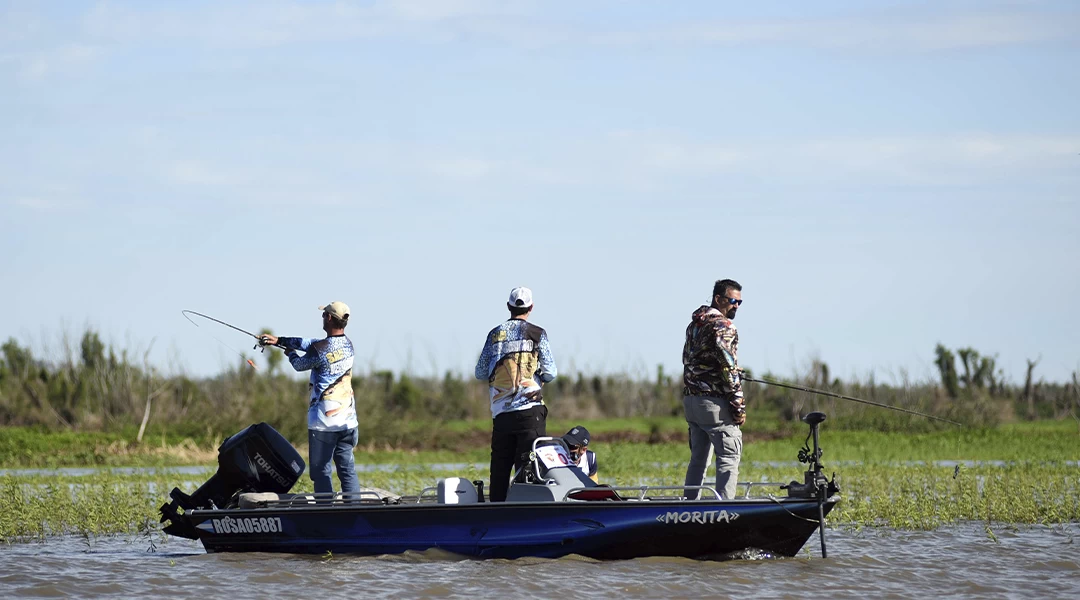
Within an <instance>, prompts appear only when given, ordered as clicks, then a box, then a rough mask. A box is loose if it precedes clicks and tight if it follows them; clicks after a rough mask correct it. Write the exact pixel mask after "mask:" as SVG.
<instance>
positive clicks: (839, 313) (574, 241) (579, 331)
mask: <svg viewBox="0 0 1080 600" xmlns="http://www.w3.org/2000/svg"><path fill="white" fill-rule="evenodd" d="M1078 64H1080V7H1078V6H1077V5H1076V4H1075V3H1072V2H1038V1H1031V2H1025V1H1014V2H1005V1H999V2H995V1H992V0H991V1H979V2H976V1H974V0H970V1H964V0H944V1H940V2H878V3H870V2H773V3H729V2H723V3H721V2H681V3H659V2H631V1H599V2H538V1H537V2H496V1H485V0H447V1H445V2H436V1H434V0H431V1H428V0H407V1H406V0H399V1H375V2H357V3H351V2H338V3H321V2H255V1H251V2H158V3H144V2H98V3H93V2H64V3H32V2H26V3H23V2H14V3H10V2H4V3H0V131H2V132H3V135H2V136H0V253H2V254H3V257H4V259H3V261H0V283H2V287H3V289H4V293H2V294H0V315H2V317H0V338H2V339H6V338H8V337H15V338H17V339H19V340H20V341H21V342H22V343H24V344H29V345H31V346H33V347H34V348H35V349H37V350H38V351H39V353H41V354H44V355H49V356H52V357H54V358H57V357H60V356H61V354H62V351H61V348H62V346H63V336H64V335H65V334H66V335H68V336H78V335H79V334H81V332H82V331H83V330H84V329H85V328H86V327H92V328H95V329H97V330H99V331H100V332H101V333H102V335H103V336H104V337H105V338H106V339H108V340H110V341H111V342H113V343H115V344H117V345H118V346H120V347H126V348H128V349H129V350H131V351H132V352H133V353H136V354H141V353H143V352H145V351H147V349H149V357H150V360H151V361H153V362H154V363H155V364H157V365H159V366H161V367H162V368H164V369H167V370H170V371H173V372H176V371H181V370H182V371H185V372H188V373H193V374H197V375H205V374H212V373H215V372H217V371H219V370H220V369H221V368H222V366H223V365H224V364H226V363H232V362H234V361H235V360H236V357H235V355H234V354H231V353H230V351H229V350H228V349H226V348H224V347H222V346H221V345H220V344H219V343H218V342H216V341H214V340H213V339H212V338H210V337H209V336H207V335H206V332H203V331H200V330H198V329H196V328H194V327H192V326H191V324H190V323H188V322H187V321H186V320H184V319H183V317H182V316H181V315H180V311H181V310H182V309H194V310H198V311H201V312H206V313H209V314H211V315H214V316H217V317H219V318H222V319H225V320H228V321H231V322H235V323H236V324H238V325H240V326H242V327H247V328H252V329H257V328H260V327H263V326H269V327H271V328H273V330H274V331H275V332H276V333H279V334H283V335H309V336H314V335H317V334H318V333H319V329H318V327H319V314H318V311H317V310H316V306H318V305H321V304H325V303H326V302H328V301H330V300H334V299H339V300H343V301H345V302H347V303H349V304H350V305H351V306H352V308H353V312H354V318H353V323H352V324H351V325H350V327H349V333H350V335H351V337H352V338H353V340H354V342H355V344H356V346H357V349H358V358H359V361H360V363H361V364H362V365H363V367H362V370H366V369H369V368H389V369H393V370H395V371H400V370H402V369H409V370H411V371H413V372H414V373H417V374H428V373H432V372H440V373H441V372H443V371H445V370H448V369H450V370H456V371H459V372H462V373H471V371H472V366H473V365H474V363H475V359H476V356H477V353H478V352H479V350H480V347H481V345H482V342H483V337H484V334H485V333H486V332H487V331H488V330H489V329H490V328H491V327H493V326H494V325H495V324H497V323H498V322H499V321H500V320H501V319H502V318H503V317H504V316H505V309H504V302H505V300H506V296H507V294H508V293H509V290H510V289H511V288H512V287H514V286H517V285H527V286H529V287H531V288H532V289H533V290H534V294H535V298H536V310H535V313H534V321H536V322H537V323H539V324H540V325H542V326H544V327H545V328H547V329H548V331H549V333H550V336H551V339H552V344H553V348H554V352H555V357H556V359H557V361H558V363H559V365H560V368H561V369H562V370H564V371H574V370H578V371H585V372H588V373H592V372H616V373H630V374H633V375H642V376H645V375H651V374H652V373H654V372H655V368H656V365H657V364H663V365H665V368H666V369H667V370H668V372H669V373H670V372H677V371H678V369H680V352H681V346H682V336H683V330H684V328H685V325H686V323H687V321H688V318H689V315H690V313H691V312H692V311H693V310H694V309H695V308H697V306H699V305H700V304H702V303H706V302H707V301H708V298H709V292H710V290H711V285H712V282H713V281H714V280H716V279H718V278H724V277H732V278H735V279H737V280H739V281H740V282H741V283H742V284H743V285H744V291H743V297H744V299H745V304H744V305H743V308H742V310H741V311H740V313H739V315H738V318H737V321H736V322H737V324H738V325H739V327H740V333H741V352H740V359H741V362H742V363H743V364H745V365H746V366H749V367H751V368H754V369H757V370H759V371H760V370H763V369H769V370H772V371H774V372H779V373H783V374H793V373H799V372H802V371H803V370H805V368H806V367H807V365H808V364H809V363H810V361H811V359H813V358H814V357H819V358H820V359H822V360H824V361H825V362H827V363H828V364H829V365H830V367H831V368H832V371H833V372H834V373H836V374H837V375H839V376H841V377H858V378H866V377H868V376H869V374H870V373H874V374H875V377H876V378H877V379H878V380H879V381H890V382H900V381H902V380H903V378H904V377H905V376H906V377H910V378H911V379H912V380H916V381H918V380H925V379H929V378H932V377H934V376H935V370H934V367H933V349H934V346H935V345H936V344H937V343H939V342H941V343H944V344H945V345H947V346H949V347H953V348H955V347H962V346H972V347H974V348H976V349H977V350H979V351H980V352H982V353H984V354H991V355H997V356H998V360H999V365H1000V366H1001V367H1002V368H1003V370H1004V371H1005V373H1006V375H1007V376H1008V377H1009V378H1010V379H1012V380H1013V381H1014V382H1015V381H1022V377H1023V372H1024V369H1025V360H1026V359H1036V358H1039V357H1041V362H1040V363H1039V367H1038V369H1037V371H1036V373H1037V375H1041V376H1042V377H1045V378H1047V379H1049V380H1057V381H1062V380H1065V379H1066V378H1067V377H1068V376H1069V375H1070V373H1072V372H1073V371H1074V370H1076V369H1080V325H1078V324H1077V323H1078V321H1077V318H1076V314H1075V307H1076V306H1077V300H1076V299H1077V298H1078V297H1080V266H1078V264H1077V261H1078V257H1080V235H1077V231H1078V229H1080V111H1077V110H1076V107H1077V105H1078V98H1080V69H1077V68H1076V65H1078ZM214 333H215V334H217V335H218V336H219V337H221V338H222V339H223V340H225V341H227V342H229V343H230V344H231V345H233V346H234V347H236V348H239V349H244V348H245V346H244V344H245V341H244V340H243V339H240V338H235V337H231V336H230V334H229V333H228V332H227V331H214Z"/></svg>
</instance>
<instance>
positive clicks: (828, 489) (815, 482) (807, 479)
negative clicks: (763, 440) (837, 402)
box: [781, 412, 840, 558]
mask: <svg viewBox="0 0 1080 600" xmlns="http://www.w3.org/2000/svg"><path fill="white" fill-rule="evenodd" d="M802 420H803V422H804V423H806V424H807V425H809V426H810V433H809V435H807V436H806V442H804V443H803V448H802V449H801V450H799V462H801V463H804V464H806V465H807V469H806V472H805V473H803V482H802V483H799V482H797V481H792V482H791V483H789V484H787V485H785V486H781V487H783V488H785V489H787V491H788V497H789V498H816V499H817V502H818V533H819V537H820V538H821V557H822V558H827V557H828V551H827V550H826V549H825V500H826V499H827V498H829V497H831V496H833V495H834V494H836V493H838V492H839V491H840V488H839V487H838V486H837V485H836V475H835V474H834V475H833V478H832V481H830V480H829V479H828V478H826V477H825V474H824V473H823V472H822V469H823V467H822V465H821V454H822V451H821V443H820V439H819V434H818V428H819V426H820V425H821V423H822V422H824V421H825V413H822V412H812V413H810V414H808V415H806V416H804V417H803V418H802ZM811 439H813V440H814V448H813V449H812V450H811V449H810V446H809V441H810V440H811Z"/></svg>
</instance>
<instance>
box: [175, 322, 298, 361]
mask: <svg viewBox="0 0 1080 600" xmlns="http://www.w3.org/2000/svg"><path fill="white" fill-rule="evenodd" d="M180 314H182V315H184V318H185V319H187V320H188V321H189V322H190V323H191V324H192V325H194V326H196V327H199V324H198V323H196V322H195V321H194V320H192V318H191V316H190V315H195V316H197V317H202V318H204V319H207V320H210V321H213V322H215V323H219V324H221V325H224V326H226V327H228V328H230V329H235V330H236V331H239V332H240V333H243V334H245V335H250V336H251V337H253V338H255V340H256V341H257V342H258V346H256V347H259V346H262V347H264V348H265V347H266V345H265V344H263V343H262V338H261V337H259V336H257V335H255V334H254V333H251V332H250V331H244V330H243V329H240V328H239V327H237V326H235V325H230V324H229V323H226V322H225V321H221V320H219V319H215V318H214V317H211V316H210V315H204V314H202V313H200V312H196V311H193V310H182V311H180ZM199 329H201V330H202V331H204V332H205V333H206V335H208V336H210V337H212V338H214V339H215V340H217V343H219V344H221V345H222V346H225V347H226V348H228V349H229V350H232V351H233V352H235V353H237V354H238V355H240V358H242V359H244V360H245V361H247V364H248V366H250V367H251V368H252V369H255V370H256V371H258V370H259V367H257V366H255V361H254V360H252V359H250V358H248V357H247V355H246V354H244V353H243V352H240V351H239V350H237V349H236V348H233V347H232V346H230V345H229V344H226V343H225V342H223V341H222V340H221V339H220V338H218V337H217V336H216V335H214V334H212V333H210V332H209V331H207V330H205V329H203V328H202V327H199ZM278 347H280V346H278Z"/></svg>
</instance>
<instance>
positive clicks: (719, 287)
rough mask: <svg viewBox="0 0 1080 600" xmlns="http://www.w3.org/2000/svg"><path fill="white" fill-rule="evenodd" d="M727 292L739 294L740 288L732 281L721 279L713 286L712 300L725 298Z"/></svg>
mask: <svg viewBox="0 0 1080 600" xmlns="http://www.w3.org/2000/svg"><path fill="white" fill-rule="evenodd" d="M728 290H735V291H738V292H741V291H742V286H741V285H739V282H738V281H735V280H734V279H721V280H719V281H717V282H716V283H714V284H713V286H712V295H713V297H714V298H715V297H717V296H727V292H728Z"/></svg>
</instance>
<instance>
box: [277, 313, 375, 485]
mask: <svg viewBox="0 0 1080 600" xmlns="http://www.w3.org/2000/svg"><path fill="white" fill-rule="evenodd" d="M319 310H321V311H323V313H322V328H323V331H325V332H326V337H325V338H321V339H320V338H290V337H281V338H279V337H275V336H272V335H264V336H262V338H261V342H262V343H263V344H264V345H270V346H273V345H277V346H281V347H283V348H285V354H286V355H288V357H289V363H290V364H292V366H293V368H294V369H296V370H297V371H311V380H310V383H309V384H308V389H309V390H310V391H311V394H310V396H309V402H310V403H309V406H308V475H309V476H310V477H311V481H312V482H313V483H314V484H315V492H316V493H325V492H333V491H334V484H333V483H332V482H331V481H330V474H331V473H332V472H333V471H332V469H333V466H331V461H333V464H334V465H337V474H338V479H340V480H341V491H342V492H345V493H349V492H359V491H360V482H359V481H358V480H357V478H356V468H355V466H354V464H353V448H355V447H356V442H357V441H358V438H357V433H356V427H357V421H356V402H355V399H354V398H353V388H352V368H353V345H352V341H350V340H349V338H347V337H345V326H346V325H348V324H349V307H348V305H346V304H345V303H344V302H331V303H330V304H327V305H326V306H320V307H319ZM297 350H299V351H300V352H303V353H304V355H303V356H301V355H299V354H297V353H296V352H297Z"/></svg>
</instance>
